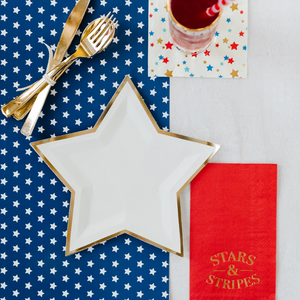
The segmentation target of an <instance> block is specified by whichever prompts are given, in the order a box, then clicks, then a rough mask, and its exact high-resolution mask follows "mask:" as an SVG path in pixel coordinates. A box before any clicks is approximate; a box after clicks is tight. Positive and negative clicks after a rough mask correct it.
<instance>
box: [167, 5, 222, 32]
mask: <svg viewBox="0 0 300 300" xmlns="http://www.w3.org/2000/svg"><path fill="white" fill-rule="evenodd" d="M217 2H218V1H217V0H171V11H172V13H173V16H174V18H175V19H176V20H177V22H178V23H180V24H181V25H183V26H185V27H187V28H190V29H197V28H203V27H206V26H208V25H210V24H211V23H212V22H213V21H214V20H215V19H216V18H217V17H218V14H216V15H214V16H212V17H209V16H207V15H206V14H205V10H206V9H207V8H208V7H210V6H212V5H214V4H215V3H217Z"/></svg>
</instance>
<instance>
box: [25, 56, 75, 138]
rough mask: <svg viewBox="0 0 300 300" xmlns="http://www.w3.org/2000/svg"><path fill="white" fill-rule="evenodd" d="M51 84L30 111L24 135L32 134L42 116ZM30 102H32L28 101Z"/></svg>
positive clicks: (67, 66)
mask: <svg viewBox="0 0 300 300" xmlns="http://www.w3.org/2000/svg"><path fill="white" fill-rule="evenodd" d="M74 61H75V60H71V62H69V64H68V65H66V66H65V67H64V68H63V69H61V70H60V71H59V72H58V73H57V74H56V75H55V78H56V80H57V79H58V78H59V77H60V76H61V75H62V74H63V73H64V72H65V71H66V70H67V69H68V68H69V67H70V66H71V65H72V64H73V62H74ZM50 88H51V87H50V85H48V86H46V87H45V88H44V89H43V90H42V91H41V92H40V93H39V94H38V96H37V98H36V100H35V102H34V104H33V105H31V106H32V108H31V110H30V112H29V115H28V117H27V118H26V120H25V122H24V124H23V127H22V129H21V133H22V134H23V135H26V136H29V135H31V134H32V131H33V129H34V127H35V124H36V122H37V120H38V118H39V116H40V113H41V111H42V109H43V106H44V104H45V101H46V98H47V95H48V93H49V91H50ZM28 104H30V102H29V103H28Z"/></svg>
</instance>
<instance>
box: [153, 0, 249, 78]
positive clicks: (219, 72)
mask: <svg viewBox="0 0 300 300" xmlns="http://www.w3.org/2000/svg"><path fill="white" fill-rule="evenodd" d="M247 33H248V0H239V1H236V2H233V3H232V4H230V5H229V6H227V7H226V8H225V9H224V11H223V14H222V16H221V19H220V22H219V25H218V28H217V32H216V34H215V38H214V40H213V41H212V43H211V45H210V46H209V47H208V49H207V50H206V51H205V52H203V53H200V54H192V55H191V54H189V55H187V54H185V53H183V52H181V51H179V50H178V49H177V48H176V47H175V45H173V43H172V40H171V37H170V34H169V24H168V12H167V9H166V0H164V1H162V0H152V1H150V2H149V39H148V75H149V76H151V77H153V76H158V77H164V76H168V77H209V78H246V77H247V35H248V34H247Z"/></svg>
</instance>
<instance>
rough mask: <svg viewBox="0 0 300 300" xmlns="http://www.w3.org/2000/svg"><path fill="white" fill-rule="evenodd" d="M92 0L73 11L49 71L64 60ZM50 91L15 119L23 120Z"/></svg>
mask: <svg viewBox="0 0 300 300" xmlns="http://www.w3.org/2000/svg"><path fill="white" fill-rule="evenodd" d="M89 3H90V0H79V1H78V2H77V4H76V5H75V6H74V8H73V10H72V11H71V13H70V15H69V17H68V19H67V22H66V24H65V26H64V29H63V31H62V33H61V36H60V39H59V42H58V44H57V46H56V50H55V53H54V55H53V58H52V60H51V61H50V63H49V68H48V69H49V70H52V69H53V68H54V67H56V66H57V65H58V64H60V63H61V61H62V60H63V58H64V56H65V54H66V52H67V50H68V48H69V46H70V44H71V42H72V41H73V38H74V36H75V34H76V32H77V30H78V27H79V25H80V23H81V21H82V19H83V16H84V15H85V12H86V10H87V8H88V6H89ZM49 90H50V86H49V87H47V88H45V89H44V90H43V92H42V93H39V94H38V95H37V97H33V98H32V99H31V100H30V101H29V102H28V103H26V105H24V107H22V109H21V110H18V111H15V113H14V118H15V119H17V120H22V119H23V118H24V117H25V116H26V115H27V113H28V112H29V111H30V110H31V107H32V105H33V103H34V101H35V99H36V98H37V99H39V98H46V97H47V95H48V93H49Z"/></svg>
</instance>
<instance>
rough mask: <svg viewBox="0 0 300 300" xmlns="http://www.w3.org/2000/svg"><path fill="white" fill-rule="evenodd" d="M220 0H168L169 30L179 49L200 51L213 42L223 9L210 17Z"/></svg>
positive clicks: (191, 51) (188, 51)
mask: <svg viewBox="0 0 300 300" xmlns="http://www.w3.org/2000/svg"><path fill="white" fill-rule="evenodd" d="M217 2H218V0H168V4H167V8H168V11H169V32H170V36H171V37H172V40H173V42H174V43H175V44H176V46H177V48H178V49H179V50H182V51H184V52H186V53H194V52H197V53H200V52H203V51H205V49H206V48H207V47H208V46H209V45H210V43H211V42H212V40H213V38H214V36H215V32H216V29H217V26H218V22H219V19H220V17H221V13H222V11H220V12H219V13H217V14H216V15H214V16H212V17H209V16H208V15H207V14H206V9H207V8H208V7H211V6H213V5H214V4H216V3H217Z"/></svg>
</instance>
